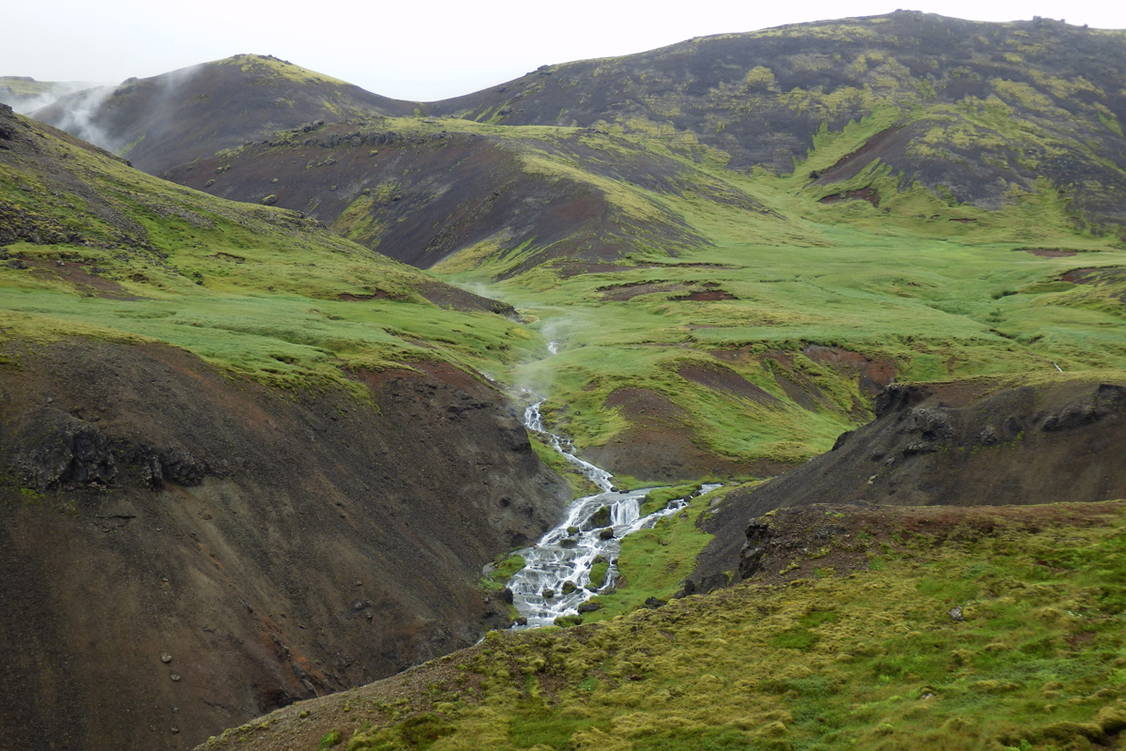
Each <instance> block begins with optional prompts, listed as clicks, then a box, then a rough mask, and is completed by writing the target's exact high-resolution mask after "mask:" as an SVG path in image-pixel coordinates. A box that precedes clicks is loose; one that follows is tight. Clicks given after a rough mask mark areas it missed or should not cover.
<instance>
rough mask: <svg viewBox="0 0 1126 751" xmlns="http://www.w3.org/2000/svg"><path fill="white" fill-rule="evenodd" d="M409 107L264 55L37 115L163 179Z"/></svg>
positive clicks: (135, 84) (125, 87) (78, 99)
mask: <svg viewBox="0 0 1126 751" xmlns="http://www.w3.org/2000/svg"><path fill="white" fill-rule="evenodd" d="M412 109H413V107H412V105H410V104H409V103H407V102H399V101H396V100H393V99H388V98H386V97H382V96H379V95H377V94H372V93H370V92H367V91H364V90H363V89H361V88H359V87H358V86H353V85H352V84H349V83H345V82H344V81H339V80H337V79H335V78H331V77H329V76H325V75H322V74H320V73H314V72H313V71H309V70H305V69H304V68H300V67H298V66H296V65H293V64H292V63H289V62H287V61H285V60H279V59H277V58H274V57H270V56H264V55H235V56H233V57H229V58H225V59H223V60H216V61H213V62H209V63H202V64H200V65H195V66H192V67H190V68H183V69H181V70H176V71H172V72H171V73H165V74H163V75H159V76H153V77H151V78H142V79H137V78H130V79H128V80H126V81H124V82H123V83H121V84H120V85H118V86H116V87H102V88H99V89H93V90H88V91H83V92H79V93H77V94H74V95H71V96H69V97H63V98H61V99H59V100H58V101H57V102H55V103H53V104H51V105H50V106H48V107H46V108H44V109H41V110H38V111H36V112H35V117H36V118H37V119H39V120H42V121H43V122H46V123H48V124H50V125H55V126H58V127H60V128H63V129H64V130H67V131H69V132H71V133H73V134H74V135H76V136H78V137H80V138H84V139H86V140H88V141H91V142H93V143H96V144H97V145H99V146H102V147H104V148H107V149H110V150H112V151H114V152H115V153H117V154H118V155H120V156H123V157H126V158H128V159H129V160H130V161H131V162H132V163H133V164H134V165H135V166H136V167H137V168H138V169H142V170H144V171H146V172H149V173H152V174H156V175H159V174H161V173H162V172H163V171H164V170H166V169H168V168H169V167H171V166H173V165H176V164H180V163H182V162H186V161H190V160H192V159H195V158H197V157H199V156H204V155H209V154H213V153H215V152H216V151H219V150H221V149H225V148H229V147H231V146H237V145H239V144H242V143H245V142H246V141H250V140H253V139H255V138H258V137H260V136H262V135H264V134H268V133H271V132H272V131H274V130H277V129H279V128H292V127H295V126H297V125H301V124H302V123H307V122H311V121H314V120H318V119H320V120H323V119H339V118H344V117H348V116H351V115H371V114H409V113H410V112H411V111H412Z"/></svg>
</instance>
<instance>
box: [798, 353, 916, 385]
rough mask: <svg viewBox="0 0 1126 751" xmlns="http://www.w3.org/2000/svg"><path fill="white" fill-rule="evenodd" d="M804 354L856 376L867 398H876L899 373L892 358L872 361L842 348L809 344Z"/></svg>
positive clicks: (839, 370)
mask: <svg viewBox="0 0 1126 751" xmlns="http://www.w3.org/2000/svg"><path fill="white" fill-rule="evenodd" d="M802 354H804V355H805V356H806V357H808V358H809V359H811V360H813V361H814V362H819V363H822V364H823V365H828V366H829V367H831V368H833V369H834V370H836V371H837V372H839V373H842V374H846V375H850V376H855V378H856V383H857V386H859V387H860V392H861V393H862V394H865V395H867V396H875V395H876V394H878V393H879V392H880V391H881V390H882V389H883V388H884V387H885V386H887V385H888V384H890V383H892V382H893V381H894V380H895V375H896V372H897V371H898V368H897V367H896V364H895V361H894V360H892V359H890V358H887V357H881V358H876V359H872V358H870V357H868V356H867V355H862V354H860V353H859V352H852V351H850V350H847V349H842V348H841V347H826V346H823V345H820V344H809V345H806V346H805V347H804V348H803V349H802Z"/></svg>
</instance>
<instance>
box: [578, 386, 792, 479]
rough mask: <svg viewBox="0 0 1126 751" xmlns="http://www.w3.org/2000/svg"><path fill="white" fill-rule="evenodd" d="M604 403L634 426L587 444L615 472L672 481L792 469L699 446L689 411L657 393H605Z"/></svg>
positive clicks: (590, 452)
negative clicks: (598, 442) (603, 440)
mask: <svg viewBox="0 0 1126 751" xmlns="http://www.w3.org/2000/svg"><path fill="white" fill-rule="evenodd" d="M606 406H607V407H610V408H616V409H619V410H620V411H621V413H622V415H623V416H624V417H625V419H626V420H627V421H628V422H629V423H630V427H629V428H627V429H626V430H625V431H623V432H622V433H620V434H618V435H617V436H615V437H614V438H612V439H611V440H610V441H608V442H607V443H606V444H605V445H602V446H592V447H589V448H587V449H584V451H583V453H584V454H585V455H588V456H589V457H590V458H591V460H592V461H594V462H595V463H596V464H598V465H599V466H602V467H606V468H607V469H609V470H611V471H612V472H616V473H624V474H628V475H632V476H633V477H637V478H639V479H642V480H646V481H649V480H652V481H655V482H656V481H660V482H672V481H676V480H687V479H693V478H698V477H700V476H701V475H709V474H710V475H721V476H722V475H729V476H744V477H745V476H748V475H763V474H776V473H778V472H780V471H782V470H783V469H785V468H788V465H784V464H781V463H780V462H773V461H768V460H755V461H740V460H736V459H726V458H724V457H721V456H717V455H715V454H714V453H712V452H710V451H707V450H705V449H702V448H700V447H699V446H697V445H696V444H695V442H694V441H693V439H692V430H691V427H690V425H691V420H690V416H689V415H688V413H687V412H686V411H685V410H684V408H683V407H680V406H679V405H677V404H675V403H673V402H672V401H671V400H670V399H669V398H668V397H666V396H664V395H663V394H659V393H657V392H656V391H652V390H650V389H644V388H621V389H617V390H615V391H614V392H613V393H611V394H610V395H609V396H608V397H607V399H606Z"/></svg>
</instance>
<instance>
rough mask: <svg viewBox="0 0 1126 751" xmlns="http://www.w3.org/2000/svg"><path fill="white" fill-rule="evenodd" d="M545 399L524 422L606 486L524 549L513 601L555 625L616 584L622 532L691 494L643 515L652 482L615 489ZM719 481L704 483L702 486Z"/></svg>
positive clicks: (669, 510)
mask: <svg viewBox="0 0 1126 751" xmlns="http://www.w3.org/2000/svg"><path fill="white" fill-rule="evenodd" d="M552 344H554V342H552ZM549 349H550V345H549ZM541 404H542V402H536V403H535V404H532V405H531V406H529V407H528V408H527V409H526V410H524V424H525V426H527V428H528V429H529V430H534V431H535V432H537V433H539V434H541V435H542V436H544V437H545V438H546V439H547V441H548V443H549V444H550V445H551V446H552V448H554V449H555V450H556V451H558V452H559V453H560V454H562V455H563V457H564V458H565V459H566V460H567V461H568V462H570V463H571V464H572V465H573V466H575V467H576V468H577V469H578V470H579V471H581V472H582V473H583V475H584V476H586V477H587V478H588V479H589V480H590V481H591V482H592V483H594V484H595V485H596V486H597V487H598V488H600V490H601V492H599V493H595V494H594V495H589V496H586V497H583V498H578V499H576V500H574V501H573V502H572V503H571V506H570V507H569V508H568V509H567V515H566V518H564V519H563V521H562V522H560V523H559V524H558V525H557V526H556V527H554V528H553V529H551V530H549V531H548V532H547V533H546V534H545V535H544V536H543V537H542V538H540V541H539V542H538V543H537V544H535V545H533V546H532V547H529V548H526V549H524V550H521V551H519V552H520V555H522V556H523V557H524V560H525V561H526V565H525V566H524V568H523V569H521V570H520V571H518V572H517V573H516V574H515V575H514V576H513V577H512V578H511V579H510V580H509V582H508V587H509V589H510V590H512V603H513V605H514V606H515V607H516V609H517V611H519V613H520V615H521V616H523V617H524V618H526V619H527V626H528V627H535V626H547V625H551V624H552V623H554V621H555V619H556V618H558V617H559V616H562V615H570V614H572V613H576V612H578V611H577V608H578V606H579V605H581V604H582V603H583V602H585V601H586V600H589V599H590V598H591V597H593V596H594V595H595V594H597V593H598V592H599V591H605V590H606V589H608V588H612V587H613V585H614V581H615V579H616V578H617V566H616V562H617V559H618V552H619V550H620V548H621V538H623V537H625V536H626V535H628V534H630V533H631V532H636V531H637V530H639V529H645V528H648V527H652V526H653V525H654V524H656V523H657V520H658V519H660V518H662V517H665V516H668V515H670V514H674V513H676V512H677V511H679V510H680V509H682V508H684V507H685V506H687V505H688V500H689V499H687V498H682V499H679V500H675V501H672V502H671V503H669V504H668V506H666V507H665V508H663V509H661V510H659V511H656V512H654V513H652V514H649V515H648V516H644V517H643V516H641V512H640V507H641V501H642V500H643V499H644V498H645V496H646V494H648V493H649V491H650V490H651V488H645V489H641V490H631V491H628V492H627V491H617V490H614V486H613V483H612V482H611V479H612V475H611V474H610V473H609V472H607V471H606V470H604V469H602V468H600V467H596V466H594V465H593V464H591V463H590V462H588V461H585V460H583V459H580V458H579V457H577V456H575V454H574V446H573V445H572V444H571V442H570V441H568V440H567V439H565V438H562V437H561V436H558V435H556V434H554V433H551V432H550V431H548V430H546V429H545V428H544V425H543V415H542V414H541V413H540V405H541ZM718 487H719V485H705V486H703V488H702V489H701V491H702V492H708V491H710V490H714V489H715V488H718ZM598 562H601V563H604V564H605V570H606V574H605V578H604V580H603V581H602V582H601V583H599V584H598V585H595V584H592V582H591V573H592V570H593V569H594V567H595V564H596V563H598Z"/></svg>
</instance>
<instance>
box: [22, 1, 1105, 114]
mask: <svg viewBox="0 0 1126 751" xmlns="http://www.w3.org/2000/svg"><path fill="white" fill-rule="evenodd" d="M908 1H909V0H892V2H874V1H873V2H870V1H868V0H837V1H836V2H801V1H799V0H794V1H791V2H773V3H763V4H762V5H759V4H757V3H754V2H749V1H748V0H742V1H741V2H720V1H717V0H679V1H678V2H675V3H672V2H666V1H665V0H649V1H648V2H643V1H639V0H461V1H460V2H454V1H451V0H367V1H366V2H341V1H340V0H321V1H320V2H317V0H301V2H295V1H294V0H181V1H179V2H164V1H162V0H97V1H95V0H39V1H37V2H36V1H33V2H27V1H21V0H12V1H11V2H5V5H6V6H7V7H6V8H5V9H4V13H3V23H4V27H5V28H3V43H2V44H0V75H28V76H34V77H35V78H38V79H40V80H46V81H53V80H64V81H65V80H82V81H97V82H102V83H117V82H119V81H121V80H123V79H125V78H128V77H129V76H139V77H145V76H152V75H156V74H159V73H165V72H167V71H170V70H174V69H176V68H182V67H186V66H188V65H193V64H195V63H199V62H205V61H208V60H216V59H219V58H223V57H228V56H229V55H233V54H237V53H240V52H254V53H259V54H270V55H275V56H277V57H280V58H283V59H285V60H289V61H291V62H293V63H296V64H298V65H301V66H303V67H306V68H311V69H313V70H316V71H319V72H321V73H326V74H328V75H332V76H336V77H337V78H342V79H344V80H346V81H349V82H351V83H355V84H357V85H359V86H362V87H364V88H365V89H368V90H369V91H374V92H376V93H378V94H383V95H385V96H391V97H396V98H400V99H411V100H423V101H427V100H433V99H442V98H446V97H450V96H457V95H459V94H468V93H470V92H472V91H476V90H478V89H481V88H485V87H487V86H491V85H494V84H498V83H501V82H503V81H507V80H510V79H512V78H516V77H518V76H520V75H523V74H524V73H526V72H528V71H530V70H533V69H535V68H536V67H538V66H540V65H544V64H548V63H561V62H567V61H570V60H581V59H585V58H591V57H606V56H611V55H623V54H628V53H631V52H641V51H643V50H647V49H652V48H654V47H661V46H664V45H666V44H672V43H673V42H678V41H681V40H684V39H688V38H690V37H694V36H703V35H706V34H719V33H726V32H739V31H752V30H755V29H761V28H766V27H768V26H778V25H781V24H787V23H797V22H801V21H814V20H819V19H827V18H842V17H847V16H862V15H873V14H878V13H887V12H890V11H893V10H895V9H896V8H897V7H905V8H909V9H911V10H922V11H927V12H934V13H941V14H942V15H946V16H955V17H959V18H970V19H975V20H982V21H1009V20H1016V19H1030V18H1032V16H1034V15H1039V16H1043V17H1045V18H1055V19H1060V18H1063V19H1066V20H1067V22H1068V23H1072V24H1089V25H1090V26H1092V27H1097V28H1114V29H1123V28H1126V3H1123V2H1121V1H1120V0H1099V1H1097V2H1089V1H1087V0H1071V1H1069V2H1062V1H1061V0H1055V2H1040V1H1039V0H1023V1H1021V2H1010V1H1009V0H1002V1H1001V2H994V1H993V0H988V1H987V2H986V1H982V0H977V2H969V1H965V0H943V2H917V3H915V4H913V5H905V4H904V3H905V2H908Z"/></svg>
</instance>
